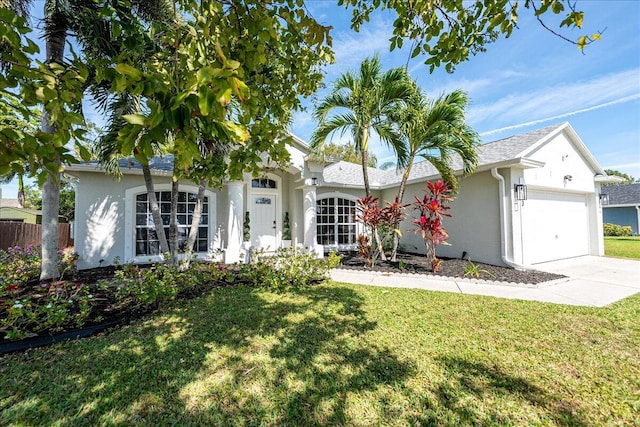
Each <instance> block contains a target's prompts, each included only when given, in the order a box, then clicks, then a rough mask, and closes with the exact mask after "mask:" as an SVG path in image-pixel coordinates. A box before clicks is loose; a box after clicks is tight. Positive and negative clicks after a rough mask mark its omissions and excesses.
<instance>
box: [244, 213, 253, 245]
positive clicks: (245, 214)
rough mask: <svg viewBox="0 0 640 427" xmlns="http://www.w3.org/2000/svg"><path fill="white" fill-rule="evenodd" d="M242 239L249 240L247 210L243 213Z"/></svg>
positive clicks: (249, 222) (248, 214)
mask: <svg viewBox="0 0 640 427" xmlns="http://www.w3.org/2000/svg"><path fill="white" fill-rule="evenodd" d="M242 239H243V240H244V241H245V242H248V241H250V240H251V214H250V213H249V211H246V212H245V213H244V225H243V227H242Z"/></svg>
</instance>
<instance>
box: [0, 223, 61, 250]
mask: <svg viewBox="0 0 640 427" xmlns="http://www.w3.org/2000/svg"><path fill="white" fill-rule="evenodd" d="M58 227H59V228H58V249H63V248H66V247H68V246H73V239H72V238H71V224H66V223H60V224H59V225H58ZM41 243H42V225H40V224H25V223H22V222H0V249H7V248H9V247H11V246H20V247H21V248H24V247H25V246H29V245H39V244H41Z"/></svg>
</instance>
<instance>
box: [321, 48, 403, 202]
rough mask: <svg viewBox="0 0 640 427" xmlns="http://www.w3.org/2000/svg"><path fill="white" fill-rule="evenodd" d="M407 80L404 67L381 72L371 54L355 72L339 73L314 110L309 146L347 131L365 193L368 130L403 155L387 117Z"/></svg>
mask: <svg viewBox="0 0 640 427" xmlns="http://www.w3.org/2000/svg"><path fill="white" fill-rule="evenodd" d="M409 82H410V80H409V77H408V74H407V72H406V70H405V69H404V68H392V69H390V70H388V71H386V72H384V73H383V72H382V70H381V67H380V60H379V58H378V57H377V56H374V57H373V58H371V59H365V60H364V61H363V62H362V64H361V65H360V73H359V74H358V75H354V74H352V73H351V72H347V73H346V74H343V75H341V76H340V77H339V78H338V79H337V80H336V81H335V83H334V86H333V90H332V91H331V93H329V95H327V97H325V98H324V99H323V100H322V101H321V102H320V104H319V105H318V106H317V107H316V109H315V111H314V117H315V119H316V120H317V121H318V128H317V129H316V131H315V132H314V133H313V135H312V136H311V147H313V148H319V146H320V145H322V144H323V143H324V141H325V140H326V139H327V137H328V136H329V135H330V134H333V133H334V132H340V133H341V134H342V135H343V134H344V133H345V132H348V131H350V132H351V137H352V138H353V144H354V146H355V148H356V150H357V151H358V152H359V153H360V156H361V161H362V175H363V179H364V188H365V192H366V195H367V196H370V195H371V188H370V186H369V174H368V171H367V165H368V163H369V162H368V156H369V139H370V137H371V134H372V133H375V134H377V135H378V136H379V137H380V140H382V141H383V142H385V143H386V144H389V145H390V146H391V147H392V148H393V150H394V151H395V153H396V155H397V157H398V158H399V159H404V158H405V154H406V153H405V147H404V145H403V144H402V141H401V140H400V136H399V135H398V133H397V132H396V130H395V129H394V127H393V126H392V123H391V122H390V120H389V119H388V118H389V115H390V114H391V113H392V111H393V110H394V109H395V108H398V105H399V104H401V103H402V102H403V101H404V100H406V99H407V97H408V96H409V94H410V84H409ZM336 110H338V111H336Z"/></svg>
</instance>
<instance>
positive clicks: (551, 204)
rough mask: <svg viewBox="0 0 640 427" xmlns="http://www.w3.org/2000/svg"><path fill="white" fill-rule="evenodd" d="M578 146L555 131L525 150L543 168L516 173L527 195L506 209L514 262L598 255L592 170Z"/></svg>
mask: <svg viewBox="0 0 640 427" xmlns="http://www.w3.org/2000/svg"><path fill="white" fill-rule="evenodd" d="M581 145H582V143H581V142H579V141H578V142H575V143H574V141H573V140H572V139H571V138H570V137H569V136H568V135H567V134H566V133H565V132H561V133H560V134H558V135H556V136H554V137H553V138H551V139H550V140H549V141H547V142H546V143H545V144H543V145H541V146H540V147H537V148H536V149H535V150H533V151H532V152H531V153H527V157H528V158H530V159H533V160H537V161H540V162H543V163H544V166H543V167H540V168H532V169H526V170H524V171H523V172H522V181H520V182H523V183H525V184H526V185H527V187H528V190H529V191H528V193H529V194H528V200H527V201H525V202H524V205H523V206H521V209H520V212H519V214H518V213H517V212H516V211H515V209H512V214H513V226H514V236H515V238H516V239H515V240H514V249H515V250H514V253H513V256H514V260H515V261H516V262H520V263H523V264H532V263H539V262H544V261H550V260H555V259H562V258H569V257H575V256H581V255H589V254H590V255H602V254H603V252H604V244H603V240H602V214H601V211H600V205H599V202H598V196H597V193H598V188H597V186H596V184H595V182H594V175H595V173H596V172H595V170H594V166H593V165H592V164H591V163H590V161H589V160H588V159H587V158H586V157H585V156H584V155H583V154H582V153H581V151H580V150H579V149H578V148H577V147H578V146H581ZM518 217H519V218H518ZM518 221H520V222H521V227H520V229H519V230H518V228H517V222H518ZM518 234H520V242H518V241H517V235H518ZM518 246H520V248H519V249H518Z"/></svg>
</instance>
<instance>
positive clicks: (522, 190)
mask: <svg viewBox="0 0 640 427" xmlns="http://www.w3.org/2000/svg"><path fill="white" fill-rule="evenodd" d="M513 191H514V192H515V193H516V200H518V201H525V200H527V186H526V185H524V184H516V185H514V186H513Z"/></svg>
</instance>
